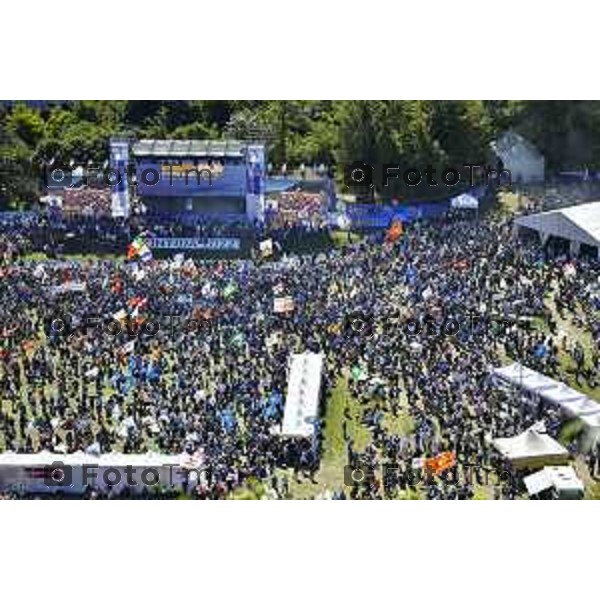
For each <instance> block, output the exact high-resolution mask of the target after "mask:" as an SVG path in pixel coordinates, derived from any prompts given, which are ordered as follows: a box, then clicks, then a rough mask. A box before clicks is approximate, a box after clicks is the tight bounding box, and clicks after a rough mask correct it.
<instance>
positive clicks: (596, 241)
mask: <svg viewBox="0 0 600 600" xmlns="http://www.w3.org/2000/svg"><path fill="white" fill-rule="evenodd" d="M515 224H516V225H517V226H520V227H528V228H529V229H535V230H536V231H539V232H540V233H544V234H547V235H554V236H557V237H562V238H565V239H567V240H574V241H578V242H581V243H584V244H589V245H591V246H600V202H589V203H587V204H579V205H577V206H569V207H567V208H558V209H555V210H550V211H548V212H543V213H536V214H533V215H524V216H522V217H518V218H517V219H515Z"/></svg>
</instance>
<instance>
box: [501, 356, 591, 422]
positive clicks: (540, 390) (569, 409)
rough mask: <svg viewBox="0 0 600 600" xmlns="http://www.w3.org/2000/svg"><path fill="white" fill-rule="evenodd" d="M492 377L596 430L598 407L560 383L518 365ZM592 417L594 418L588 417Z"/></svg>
mask: <svg viewBox="0 0 600 600" xmlns="http://www.w3.org/2000/svg"><path fill="white" fill-rule="evenodd" d="M493 376H494V378H495V379H496V380H497V381H500V382H501V383H502V384H503V385H505V386H514V387H516V388H518V389H520V390H522V391H525V392H528V393H530V394H534V395H536V396H538V397H540V398H541V399H542V400H544V401H546V402H549V403H550V404H553V405H554V406H558V407H560V408H561V410H563V411H564V412H565V413H566V414H567V415H568V416H569V417H575V418H580V419H581V420H582V421H583V422H584V423H585V425H586V426H588V427H600V404H598V403H597V402H595V401H594V400H592V399H591V398H589V397H588V396H586V395H585V394H582V393H581V392H578V391H577V390H574V389H573V388H570V387H569V386H568V385H566V384H564V383H562V382H560V381H556V380H555V379H552V378H551V377H547V376H546V375H542V374H541V373H538V372H537V371H534V370H533V369H529V368H528V367H525V366H523V365H521V364H519V363H513V364H511V365H508V366H506V367H500V368H498V369H494V371H493ZM594 416H597V419H591V418H589V417H594ZM584 417H588V418H584Z"/></svg>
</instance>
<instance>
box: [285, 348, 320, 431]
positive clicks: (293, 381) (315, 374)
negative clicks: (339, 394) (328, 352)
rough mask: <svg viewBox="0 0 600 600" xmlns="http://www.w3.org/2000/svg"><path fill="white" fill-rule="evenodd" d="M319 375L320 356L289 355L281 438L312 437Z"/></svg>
mask: <svg viewBox="0 0 600 600" xmlns="http://www.w3.org/2000/svg"><path fill="white" fill-rule="evenodd" d="M322 371H323V355H322V354H314V353H312V352H305V353H303V354H293V355H292V358H291V362H290V374H289V378H288V389H287V396H286V399H285V408H284V412H283V422H282V425H281V435H284V436H294V437H312V436H313V435H314V434H315V423H316V420H317V417H318V415H319V399H320V394H321V377H322Z"/></svg>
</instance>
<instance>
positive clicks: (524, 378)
mask: <svg viewBox="0 0 600 600" xmlns="http://www.w3.org/2000/svg"><path fill="white" fill-rule="evenodd" d="M493 378H494V381H495V382H496V383H497V384H498V385H500V386H502V387H504V388H505V389H508V388H511V387H512V388H516V389H518V390H519V391H520V392H521V393H525V394H528V395H530V396H533V397H535V398H538V399H540V400H542V401H544V402H547V403H549V404H551V405H553V406H555V407H558V408H560V410H561V411H562V412H563V413H564V414H565V415H566V416H567V417H569V418H578V419H580V420H581V421H582V422H583V424H584V425H585V426H586V427H587V428H588V429H589V430H590V433H591V435H592V436H597V435H598V433H599V432H600V404H598V403H596V402H594V401H593V400H592V399H591V398H589V397H588V396H586V395H585V394H582V393H581V392H579V391H577V390H574V389H573V388H570V387H569V386H567V385H565V384H564V383H562V382H559V381H556V380H554V379H552V378H551V377H547V376H546V375H543V374H541V373H538V372H537V371H534V370H533V369H530V368H528V367H526V366H524V365H521V364H519V363H513V364H511V365H508V366H505V367H500V368H497V369H494V371H493ZM493 446H494V448H495V449H496V450H497V451H498V452H499V453H500V455H501V456H502V457H503V458H504V459H505V460H506V461H507V462H508V463H509V464H510V465H511V467H512V468H513V469H514V470H516V471H534V470H535V469H538V471H537V472H534V473H532V474H530V475H528V476H527V477H525V478H524V479H523V482H524V484H525V487H526V488H527V492H528V494H529V495H530V496H541V495H543V494H549V493H553V494H554V497H558V498H581V497H583V491H584V485H583V482H582V481H581V480H580V479H579V477H578V476H577V473H576V472H575V470H574V469H573V468H572V467H571V466H568V464H567V463H568V461H569V451H568V450H567V449H566V448H565V447H564V446H563V445H562V444H560V443H559V442H558V441H556V440H555V439H553V438H552V437H551V436H549V435H548V434H547V433H546V432H545V431H544V430H543V429H542V428H540V427H538V426H534V427H531V428H530V429H528V430H526V431H524V432H523V433H521V434H519V435H516V436H514V437H510V438H496V439H494V440H493Z"/></svg>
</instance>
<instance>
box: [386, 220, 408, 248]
mask: <svg viewBox="0 0 600 600" xmlns="http://www.w3.org/2000/svg"><path fill="white" fill-rule="evenodd" d="M403 231H404V230H403V228H402V221H401V220H400V219H395V220H394V221H393V223H392V224H391V225H390V228H389V229H388V230H387V232H386V234H385V241H386V243H387V244H393V243H394V242H395V241H397V240H398V239H400V236H401V235H402V232H403Z"/></svg>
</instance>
